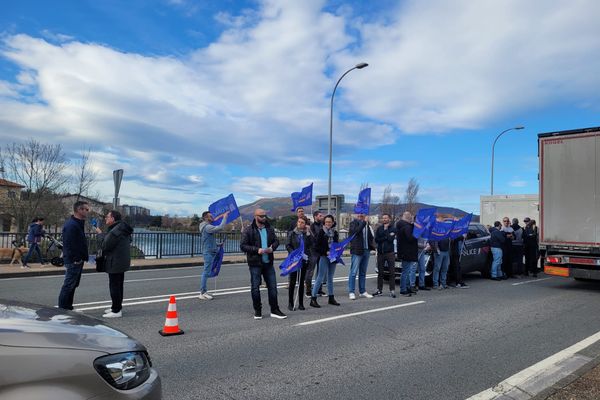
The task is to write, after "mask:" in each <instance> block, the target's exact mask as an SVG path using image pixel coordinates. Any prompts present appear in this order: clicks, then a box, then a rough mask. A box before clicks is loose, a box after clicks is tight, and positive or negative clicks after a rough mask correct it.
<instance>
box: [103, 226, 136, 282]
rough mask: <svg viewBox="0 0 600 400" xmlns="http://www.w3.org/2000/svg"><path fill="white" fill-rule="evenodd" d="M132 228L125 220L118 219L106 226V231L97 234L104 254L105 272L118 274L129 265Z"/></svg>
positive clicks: (126, 269) (127, 268)
mask: <svg viewBox="0 0 600 400" xmlns="http://www.w3.org/2000/svg"><path fill="white" fill-rule="evenodd" d="M132 233H133V228H132V227H131V226H129V225H128V224H127V222H125V221H118V222H115V223H114V224H112V225H111V226H109V227H108V232H107V233H105V234H100V235H98V240H99V241H100V248H101V249H102V255H103V256H104V265H105V266H106V271H105V272H106V273H109V274H118V273H121V272H125V271H128V270H129V267H130V266H131V234H132Z"/></svg>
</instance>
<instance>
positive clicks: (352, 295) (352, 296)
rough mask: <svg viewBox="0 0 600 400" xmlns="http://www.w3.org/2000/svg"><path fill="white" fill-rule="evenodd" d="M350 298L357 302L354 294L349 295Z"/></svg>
mask: <svg viewBox="0 0 600 400" xmlns="http://www.w3.org/2000/svg"><path fill="white" fill-rule="evenodd" d="M348 297H349V298H350V300H356V295H355V294H354V293H349V294H348Z"/></svg>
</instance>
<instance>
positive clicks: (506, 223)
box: [500, 217, 515, 278]
mask: <svg viewBox="0 0 600 400" xmlns="http://www.w3.org/2000/svg"><path fill="white" fill-rule="evenodd" d="M502 224H503V225H502V228H501V229H500V230H501V231H502V232H503V233H504V237H506V239H507V240H505V241H504V247H503V248H502V273H503V277H506V278H514V275H513V265H512V241H513V239H514V237H515V236H514V234H513V232H514V230H513V228H512V227H511V226H510V220H509V219H508V217H504V218H502Z"/></svg>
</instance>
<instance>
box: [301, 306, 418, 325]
mask: <svg viewBox="0 0 600 400" xmlns="http://www.w3.org/2000/svg"><path fill="white" fill-rule="evenodd" d="M423 303H425V302H424V301H423V300H421V301H413V302H412V303H405V304H398V305H396V306H389V307H382V308H375V309H373V310H366V311H359V312H354V313H350V314H343V315H336V316H335V317H329V318H322V319H316V320H313V321H307V322H301V323H299V324H296V325H294V326H307V325H314V324H320V323H322V322H329V321H334V320H336V319H342V318H350V317H355V316H357V315H363V314H370V313H376V312H380V311H387V310H393V309H394V308H400V307H408V306H414V305H417V304H423Z"/></svg>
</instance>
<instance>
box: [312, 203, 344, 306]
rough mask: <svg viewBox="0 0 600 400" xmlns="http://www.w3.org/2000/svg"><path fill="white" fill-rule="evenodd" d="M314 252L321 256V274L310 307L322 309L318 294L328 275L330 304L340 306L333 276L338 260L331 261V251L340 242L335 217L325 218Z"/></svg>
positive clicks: (316, 239)
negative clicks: (335, 294) (333, 245)
mask: <svg viewBox="0 0 600 400" xmlns="http://www.w3.org/2000/svg"><path fill="white" fill-rule="evenodd" d="M314 240H315V245H314V250H315V252H316V253H317V255H318V256H319V272H318V273H317V279H315V284H314V285H313V287H312V293H311V294H312V296H311V298H310V306H311V307H316V308H320V307H321V306H320V305H319V303H317V294H318V291H319V287H321V283H322V282H323V280H324V279H325V275H327V294H328V295H329V304H331V305H334V306H339V305H340V303H338V302H337V301H335V297H334V295H333V276H334V275H335V267H336V264H337V260H335V261H331V260H330V259H329V257H328V256H329V249H330V247H331V244H332V243H337V242H338V241H339V234H338V232H337V230H336V229H335V218H334V217H333V215H330V214H329V215H327V216H325V219H324V220H323V228H322V229H321V230H319V231H318V232H317V236H316V237H315V239H314Z"/></svg>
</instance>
